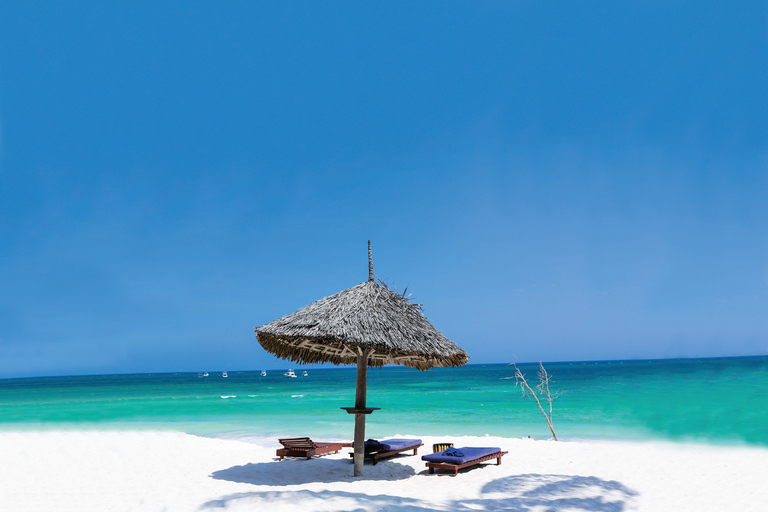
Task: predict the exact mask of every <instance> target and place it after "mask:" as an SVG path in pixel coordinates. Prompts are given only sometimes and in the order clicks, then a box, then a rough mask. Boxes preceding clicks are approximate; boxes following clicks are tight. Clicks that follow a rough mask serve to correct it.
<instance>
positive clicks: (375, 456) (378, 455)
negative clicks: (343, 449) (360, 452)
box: [349, 443, 424, 466]
mask: <svg viewBox="0 0 768 512" xmlns="http://www.w3.org/2000/svg"><path fill="white" fill-rule="evenodd" d="M422 446H424V444H423V443H422V444H419V445H414V446H407V447H405V448H400V449H399V450H389V451H386V452H367V453H366V454H365V458H366V460H373V465H374V466H375V465H376V463H377V462H379V461H380V460H381V459H386V458H387V457H392V456H393V455H397V454H398V453H401V452H407V451H408V450H413V454H414V455H416V454H417V453H418V451H419V448H421V447H422ZM349 456H350V457H354V456H355V454H354V453H350V454H349Z"/></svg>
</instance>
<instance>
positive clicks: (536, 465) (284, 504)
mask: <svg viewBox="0 0 768 512" xmlns="http://www.w3.org/2000/svg"><path fill="white" fill-rule="evenodd" d="M393 437H394V436H393ZM409 437H421V439H422V440H423V441H424V443H425V446H424V447H423V448H422V449H421V450H420V451H419V455H418V456H412V455H411V456H407V455H400V456H396V457H394V458H392V459H388V460H385V461H382V462H380V463H379V464H377V465H376V466H372V465H370V464H366V466H365V476H364V477H363V478H358V479H355V478H353V477H352V476H351V474H352V464H351V462H350V457H349V456H348V453H349V451H350V449H344V450H342V452H341V453H339V454H338V455H327V456H322V457H319V458H315V459H312V460H309V461H308V460H298V459H293V460H285V461H282V462H278V461H277V459H276V458H275V449H276V448H277V447H278V444H277V442H276V440H275V439H253V440H249V441H248V442H244V441H233V440H222V439H208V438H203V437H196V436H192V435H187V434H182V433H167V432H166V433H164V432H111V431H94V432H90V431H79V432H37V433H35V432H23V433H14V432H6V433H0V461H2V464H0V510H4V511H5V510H7V511H46V512H48V511H100V512H101V511H110V512H119V511H143V512H154V511H185V512H187V511H246V510H248V511H258V510H267V511H270V512H271V511H301V512H309V511H379V510H406V511H429V510H438V511H465V512H468V511H476V510H481V511H482V510H518V511H536V512H543V511H553V510H564V511H565V510H567V511H582V510H599V511H633V510H639V511H658V512H667V511H696V512H704V511H760V512H763V511H766V510H768V485H766V479H767V477H768V450H766V449H761V448H746V447H714V446H707V445H699V444H676V443H630V442H603V441H588V442H568V441H560V442H554V441H533V440H529V439H504V438H494V437H480V438H478V437H464V438H433V437H423V436H409ZM444 441H450V442H453V443H455V445H456V446H457V447H460V446H499V447H501V448H502V449H503V450H506V451H508V452H509V454H508V455H506V456H505V457H504V458H503V463H502V465H500V466H496V465H494V464H491V465H487V466H482V467H477V468H475V469H470V470H464V471H462V472H460V473H459V475H458V476H457V477H452V476H439V477H438V476H427V475H425V473H426V471H425V465H424V462H423V461H422V460H421V454H422V453H429V452H431V445H432V443H433V442H444Z"/></svg>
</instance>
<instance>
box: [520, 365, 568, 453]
mask: <svg viewBox="0 0 768 512" xmlns="http://www.w3.org/2000/svg"><path fill="white" fill-rule="evenodd" d="M511 366H514V367H515V387H517V386H520V392H521V394H522V396H523V398H527V399H531V398H532V399H533V400H535V401H536V405H538V406H539V410H540V411H541V414H543V415H544V419H546V421H547V426H549V430H550V432H552V437H553V438H554V439H555V441H557V434H555V429H554V427H553V426H552V400H554V399H555V398H557V397H558V396H560V394H561V393H560V391H559V390H557V391H555V392H554V393H553V392H551V391H550V389H549V383H550V381H551V380H552V376H551V375H550V374H549V373H547V370H546V369H544V365H543V364H542V363H541V361H539V371H538V373H537V377H538V379H539V384H538V386H535V387H533V388H532V387H531V386H530V384H528V381H527V380H526V378H525V374H524V373H523V372H522V371H520V368H518V367H517V363H516V362H515V363H511ZM542 400H543V401H545V402H546V404H547V406H548V408H549V414H547V412H546V411H545V410H544V406H543V405H542V404H541V402H542Z"/></svg>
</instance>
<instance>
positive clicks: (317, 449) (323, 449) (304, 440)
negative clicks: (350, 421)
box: [277, 437, 352, 460]
mask: <svg viewBox="0 0 768 512" xmlns="http://www.w3.org/2000/svg"><path fill="white" fill-rule="evenodd" d="M278 441H279V442H280V444H281V445H283V448H280V449H279V450H277V456H278V457H280V460H283V457H306V458H307V459H310V458H312V456H313V455H322V454H323V453H330V452H334V453H339V450H341V449H342V448H345V447H351V446H352V443H316V442H314V441H312V440H311V439H310V438H308V437H291V438H287V439H278Z"/></svg>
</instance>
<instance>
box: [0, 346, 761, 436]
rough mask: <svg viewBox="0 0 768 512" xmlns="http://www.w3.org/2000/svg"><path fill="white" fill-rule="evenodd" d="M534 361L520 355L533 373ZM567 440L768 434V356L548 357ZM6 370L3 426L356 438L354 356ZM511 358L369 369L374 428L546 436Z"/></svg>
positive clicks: (0, 390)
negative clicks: (109, 369) (122, 371)
mask: <svg viewBox="0 0 768 512" xmlns="http://www.w3.org/2000/svg"><path fill="white" fill-rule="evenodd" d="M537 366H538V365H537V364H536V365H529V364H521V365H519V367H520V368H521V370H523V371H524V372H525V373H526V375H527V377H528V379H529V380H531V381H535V379H536V370H537ZM545 367H546V368H547V371H548V372H549V373H550V374H551V375H552V377H553V379H554V382H553V385H552V387H553V389H559V390H560V391H561V394H560V396H559V398H557V399H556V400H555V401H554V404H553V422H554V427H555V431H556V433H557V436H558V438H559V439H560V440H569V439H571V440H573V439H595V438H600V439H631V440H643V439H669V440H694V441H703V442H707V443H715V444H743V443H746V444H752V445H762V446H768V435H767V434H768V357H766V356H761V357H740V358H717V359H671V360H651V361H636V360H633V361H610V362H607V361H603V362H573V363H545ZM286 370H287V367H286V368H283V369H272V370H269V369H268V370H267V375H266V376H264V377H262V376H261V375H260V372H258V371H256V372H228V376H227V377H223V375H222V372H221V371H219V372H213V371H210V370H209V374H208V375H207V376H202V375H200V374H197V373H168V374H137V375H100V376H82V377H46V378H26V379H6V380H0V412H2V414H0V431H3V430H5V431H8V430H49V429H134V430H135V429H142V430H145V429H150V430H177V431H183V432H187V433H190V434H196V435H204V436H215V437H228V438H247V437H249V436H258V437H263V436H294V435H295V436H302V435H310V436H315V437H317V436H325V437H328V436H333V437H336V438H351V436H352V430H353V423H354V421H353V416H351V415H348V414H347V413H346V412H344V411H342V410H340V407H345V406H352V405H354V395H355V375H356V374H355V368H354V367H339V368H322V369H312V368H307V369H306V370H307V372H308V375H307V376H305V377H304V376H301V373H302V371H303V370H304V368H301V367H294V370H296V373H297V374H298V375H299V377H297V378H288V377H285V376H284V375H283V373H284V372H285V371H286ZM513 375H514V370H513V368H511V367H508V366H506V365H467V366H463V367H460V368H436V369H432V370H429V371H427V372H421V371H418V370H409V369H406V368H403V367H386V368H382V369H373V368H371V369H369V371H368V406H369V407H381V410H380V411H377V412H375V413H374V414H372V415H371V416H369V417H368V421H367V429H366V433H367V435H368V437H384V436H391V435H395V434H412V435H454V436H458V435H485V434H489V435H492V436H504V437H523V436H531V437H532V438H534V439H547V438H550V437H551V434H550V432H549V429H548V427H547V425H546V423H545V421H544V418H543V416H542V415H541V412H540V411H539V409H538V408H537V407H536V404H535V403H532V402H530V401H526V400H524V399H523V398H522V397H521V395H520V390H519V388H518V389H516V388H515V380H514V378H510V377H513Z"/></svg>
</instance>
